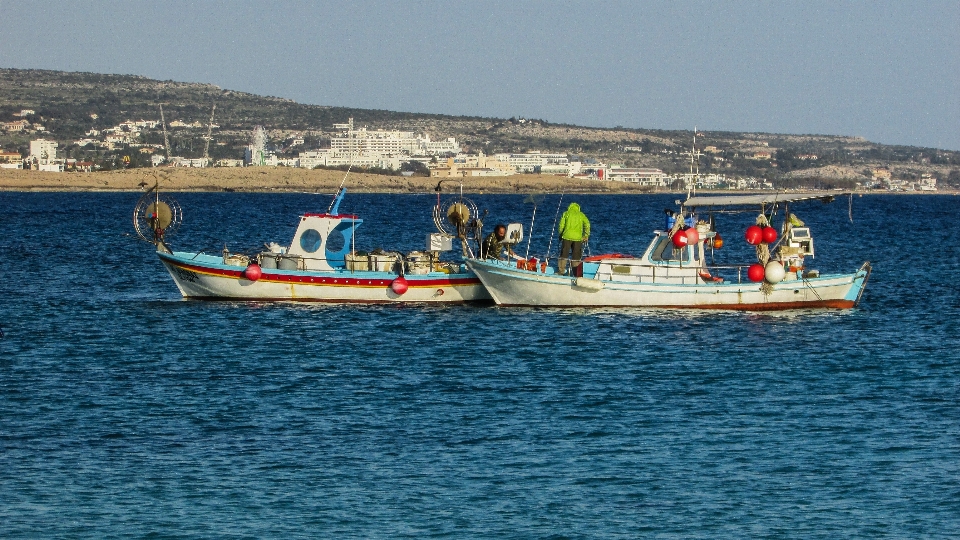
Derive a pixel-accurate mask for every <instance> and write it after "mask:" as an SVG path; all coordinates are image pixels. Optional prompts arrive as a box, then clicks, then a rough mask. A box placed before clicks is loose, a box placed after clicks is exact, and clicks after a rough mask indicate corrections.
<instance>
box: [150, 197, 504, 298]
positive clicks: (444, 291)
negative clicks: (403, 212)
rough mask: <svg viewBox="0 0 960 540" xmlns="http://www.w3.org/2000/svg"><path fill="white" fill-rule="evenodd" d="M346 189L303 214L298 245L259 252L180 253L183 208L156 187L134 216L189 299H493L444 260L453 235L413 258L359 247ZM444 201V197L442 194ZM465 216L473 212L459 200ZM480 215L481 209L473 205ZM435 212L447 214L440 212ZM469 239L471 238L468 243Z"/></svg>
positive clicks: (440, 236) (434, 240) (432, 237)
mask: <svg viewBox="0 0 960 540" xmlns="http://www.w3.org/2000/svg"><path fill="white" fill-rule="evenodd" d="M345 194H346V189H345V188H342V187H341V189H339V190H338V192H337V194H336V195H335V197H334V200H333V202H332V203H331V205H330V207H329V208H328V209H327V211H326V212H322V213H304V214H302V215H301V216H300V221H299V224H298V226H297V229H296V232H294V235H293V238H292V240H291V242H290V243H289V244H287V245H280V244H278V243H276V242H270V243H267V244H264V246H265V249H263V250H262V251H261V252H259V253H253V254H248V253H231V252H230V251H228V250H227V249H226V247H224V249H223V252H221V253H214V254H209V253H204V252H202V251H199V252H197V251H174V250H173V249H171V248H170V246H169V245H168V239H169V237H170V235H171V234H172V233H173V232H174V231H176V229H177V228H178V227H179V225H180V223H181V222H182V218H183V213H182V210H181V207H180V205H179V204H177V203H176V201H174V200H173V199H171V198H170V197H169V196H167V195H165V194H164V195H161V194H160V193H159V191H158V190H157V189H156V186H154V188H151V189H150V190H148V191H147V192H146V193H145V194H144V196H143V197H141V199H140V201H139V202H138V204H137V206H136V208H135V209H134V213H133V223H134V228H135V229H136V231H137V234H138V235H139V237H140V238H141V239H143V240H146V241H148V242H150V243H152V244H154V245H155V246H156V253H157V256H158V257H159V258H160V261H161V262H162V263H163V265H164V267H166V269H167V270H168V271H169V273H170V276H171V277H173V281H174V283H176V285H177V288H178V289H179V290H180V293H181V294H182V295H183V297H184V298H195V299H236V300H298V301H319V302H356V303H398V302H422V303H458V302H475V301H488V302H489V301H490V296H489V294H487V292H486V290H485V289H484V287H483V285H482V284H481V283H480V280H479V279H477V276H476V275H475V274H473V272H471V271H470V270H469V269H467V268H466V266H465V265H464V264H463V263H462V262H455V261H445V260H441V256H440V254H441V253H442V252H446V251H450V250H452V249H453V239H454V237H453V236H451V235H450V234H445V233H432V234H428V235H427V245H426V246H425V247H426V249H425V250H424V251H414V252H410V253H406V254H402V253H399V252H383V251H376V252H372V253H364V252H360V251H357V250H356V249H355V234H354V233H355V232H356V230H357V228H358V227H359V226H360V225H361V224H363V220H362V219H360V218H359V217H358V216H356V215H353V214H346V213H341V212H340V211H339V207H340V203H341V202H342V201H343V197H344V196H345ZM438 204H439V194H438ZM459 204H461V205H462V207H458V208H460V209H461V210H462V212H461V213H456V212H454V213H453V214H454V215H453V216H452V217H453V218H457V219H465V218H467V216H465V215H464V212H467V211H468V209H469V208H470V207H469V206H468V205H467V204H466V203H463V202H461V203H459ZM474 212H475V207H474ZM434 213H435V214H440V215H442V212H440V211H438V210H437V209H435V210H434ZM463 240H464V241H466V240H467V239H466V238H463Z"/></svg>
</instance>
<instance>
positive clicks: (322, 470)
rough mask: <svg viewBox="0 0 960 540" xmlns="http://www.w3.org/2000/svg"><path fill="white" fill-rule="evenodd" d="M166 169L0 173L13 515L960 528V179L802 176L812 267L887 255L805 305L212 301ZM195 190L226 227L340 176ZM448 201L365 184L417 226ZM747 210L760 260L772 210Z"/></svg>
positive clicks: (362, 198) (595, 206) (381, 229)
mask: <svg viewBox="0 0 960 540" xmlns="http://www.w3.org/2000/svg"><path fill="white" fill-rule="evenodd" d="M138 197H139V194H137V193H121V194H93V193H11V192H4V193H0V268H2V272H0V328H2V331H3V337H2V338H0V538H139V537H151V538H353V537H362V538H425V537H428V538H435V537H443V538H951V537H952V538H957V537H960V338H958V329H960V322H958V321H960V293H958V291H960V262H958V253H960V225H958V224H957V223H958V222H957V216H958V214H960V197H953V196H872V195H871V196H865V197H856V198H853V199H852V200H849V199H848V198H846V197H842V198H839V199H838V200H837V201H835V202H834V203H832V204H827V205H824V204H822V203H819V202H809V203H803V204H797V205H795V206H794V208H793V211H794V213H796V214H797V215H798V217H800V219H802V220H804V221H806V223H807V224H808V225H809V226H810V227H811V230H812V233H813V235H814V238H815V248H816V258H815V259H814V260H812V261H809V262H810V266H813V267H817V268H820V269H821V270H822V271H823V272H836V271H843V272H852V271H854V270H855V269H856V268H858V267H859V266H860V264H862V263H863V262H864V261H868V260H869V261H871V263H872V264H873V268H874V271H873V274H872V275H871V277H870V281H869V283H868V285H867V290H866V293H865V294H864V296H863V302H862V303H861V305H860V306H859V307H858V308H856V309H852V310H845V311H835V310H806V311H796V312H790V313H781V314H763V313H716V312H697V311H685V310H628V309H602V310H601V309H597V310H591V309H577V310H555V309H505V308H497V307H494V306H414V305H387V306H356V305H325V304H300V303H235V302H205V301H186V300H183V299H181V298H180V295H179V293H178V292H177V289H176V287H175V286H174V284H173V281H172V280H171V278H170V276H169V275H168V274H167V273H166V271H165V270H164V269H163V268H162V266H161V264H160V262H159V261H158V260H157V258H156V256H155V255H154V254H153V253H152V246H151V245H149V244H147V243H145V242H142V241H139V240H138V239H136V237H135V236H133V228H132V225H131V217H130V213H131V211H132V209H133V206H134V204H135V203H136V201H137V199H138ZM175 197H176V198H177V199H178V200H179V202H180V203H181V205H182V206H183V211H184V216H185V217H184V222H183V225H182V226H181V228H180V229H179V231H178V232H177V233H176V234H175V235H173V236H171V237H170V242H171V243H172V245H173V246H174V247H175V248H176V249H196V250H199V249H203V250H206V251H207V252H208V253H218V252H219V251H220V250H221V249H223V247H224V245H225V244H226V246H227V247H228V248H229V249H231V250H233V251H244V250H254V249H257V248H258V247H259V246H261V245H262V243H263V242H268V241H277V242H280V243H286V242H289V239H290V237H291V236H292V234H293V231H294V228H295V226H296V223H297V216H298V214H299V213H301V212H304V211H313V212H316V211H325V210H326V209H327V206H328V204H329V202H330V197H329V195H314V194H286V195H270V194H242V193H208V194H197V193H190V194H175ZM472 198H473V200H474V201H475V202H476V203H477V204H478V206H479V207H480V208H481V209H484V208H485V209H488V210H489V211H490V213H489V215H488V216H486V223H487V225H488V227H487V230H490V226H491V225H492V224H494V223H496V222H498V221H504V222H509V221H521V222H523V223H527V224H529V222H530V218H531V216H532V212H533V205H532V204H530V203H526V202H524V199H525V196H524V194H517V195H515V196H475V197H472ZM676 198H678V196H676V195H646V196H639V195H638V196H570V195H567V196H564V197H563V199H562V201H561V200H560V197H559V196H558V195H550V196H547V197H546V198H544V200H543V201H542V202H540V204H539V205H538V206H537V214H536V222H535V223H534V230H533V236H532V240H531V248H530V250H531V254H537V255H542V253H544V252H545V251H546V248H547V245H548V238H549V236H550V235H549V232H550V230H551V229H552V227H553V223H554V220H555V218H556V214H557V209H558V206H562V207H563V208H565V207H566V206H567V204H569V202H574V201H576V202H578V203H580V204H581V206H582V207H583V209H584V211H585V212H586V214H587V215H588V216H589V217H590V219H591V221H592V225H593V234H592V236H591V246H590V250H591V252H592V253H594V254H597V253H601V252H621V253H639V252H642V250H643V249H644V248H645V247H646V244H647V242H648V241H649V239H650V231H652V230H653V229H654V228H658V227H661V226H662V225H661V224H662V220H663V209H664V208H665V207H673V203H674V200H675V199H676ZM434 202H435V198H434V197H433V196H432V195H366V194H365V195H354V194H348V195H347V197H346V199H345V201H344V203H343V206H342V207H341V211H345V212H355V213H357V214H360V216H361V217H362V218H364V219H365V220H366V221H365V223H364V224H363V226H362V227H361V228H359V229H358V231H357V249H367V250H370V249H373V248H377V247H383V248H386V249H400V250H404V251H408V250H414V249H421V248H422V246H423V244H424V241H425V237H426V234H427V233H429V232H431V231H432V230H433V223H432V218H431V215H430V209H431V206H432V204H433V203H434ZM851 203H852V205H851ZM715 217H716V220H717V226H718V230H719V231H720V233H721V234H722V235H723V236H724V238H725V239H726V244H727V245H726V246H725V247H724V249H723V250H720V251H718V252H717V253H716V254H715V256H716V258H717V262H718V263H719V262H733V260H734V259H736V258H737V257H741V256H742V257H744V258H745V257H747V256H748V255H749V246H747V245H746V243H745V242H744V241H743V231H744V229H745V227H746V226H747V225H748V224H750V222H752V221H753V219H754V218H755V217H756V216H755V215H754V214H737V215H727V214H724V215H718V216H715ZM851 217H852V222H851ZM551 247H552V250H553V253H556V249H557V245H556V242H554V243H553V244H552V246H551ZM525 248H526V246H525V245H522V246H521V249H520V250H518V251H521V252H523V251H524V250H525Z"/></svg>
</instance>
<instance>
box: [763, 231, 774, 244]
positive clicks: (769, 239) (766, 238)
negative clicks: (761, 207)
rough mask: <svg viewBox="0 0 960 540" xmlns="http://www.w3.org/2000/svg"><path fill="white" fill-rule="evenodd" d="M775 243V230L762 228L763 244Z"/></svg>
mask: <svg viewBox="0 0 960 540" xmlns="http://www.w3.org/2000/svg"><path fill="white" fill-rule="evenodd" d="M776 241H777V230H776V229H774V228H773V227H764V228H763V242H764V243H766V244H772V243H774V242H776Z"/></svg>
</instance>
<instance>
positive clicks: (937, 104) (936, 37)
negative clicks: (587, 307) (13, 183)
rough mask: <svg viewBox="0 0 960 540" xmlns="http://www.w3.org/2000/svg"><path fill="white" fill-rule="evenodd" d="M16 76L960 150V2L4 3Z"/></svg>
mask: <svg viewBox="0 0 960 540" xmlns="http://www.w3.org/2000/svg"><path fill="white" fill-rule="evenodd" d="M0 12H2V13H4V14H5V17H6V20H7V21H8V24H5V25H4V26H3V29H2V30H0V67H12V68H38V69H55V70H65V71H89V72H99V73H121V74H135V75H143V76H145V77H150V78H155V79H162V80H168V79H169V80H176V81H185V82H204V83H211V84H215V85H217V86H220V87H222V88H225V89H230V90H237V91H243V92H251V93H254V94H261V95H268V96H278V97H284V98H289V99H292V100H295V101H297V102H300V103H308V104H317V105H331V106H344V107H358V108H365V109H387V110H393V111H405V112H417V113H438V114H449V115H467V116H486V117H499V118H509V117H513V116H516V117H525V118H537V119H542V120H546V121H549V122H554V123H569V124H578V125H582V126H591V127H615V126H623V127H628V128H649V129H684V130H690V129H693V128H694V127H697V128H699V129H700V130H704V131H751V132H768V133H792V134H824V135H850V136H862V137H865V138H866V139H868V140H870V141H873V142H879V143H885V144H900V145H910V146H925V147H934V148H941V149H947V150H960V1H957V0H953V1H938V0H929V1H923V2H909V1H906V2H905V1H899V2H894V1H890V2H887V1H872V2H847V1H839V0H833V1H825V2H821V1H817V0H805V1H803V2H799V1H798V2H783V1H779V2H774V1H770V2H764V1H751V2H747V1H739V0H731V1H723V0H715V1H703V2H701V1H694V0H686V1H680V0H678V1H662V2H661V1H656V2H654V1H641V0H637V1H632V2H620V1H613V0H609V1H603V2H597V1H593V2H571V1H563V0H557V1H539V2H534V1H529V2H528V1H523V0H513V1H502V2H501V1H487V2H484V1H464V0H444V1H416V0H407V1H399V0H396V1H381V2H374V1H363V0H356V1H353V0H351V1H348V2H344V1H339V2H272V1H267V0H258V1H247V0H236V1H222V2H219V1H194V2H178V1H154V2H137V1H127V2H109V1H99V2H47V1H23V2H20V1H10V0H0Z"/></svg>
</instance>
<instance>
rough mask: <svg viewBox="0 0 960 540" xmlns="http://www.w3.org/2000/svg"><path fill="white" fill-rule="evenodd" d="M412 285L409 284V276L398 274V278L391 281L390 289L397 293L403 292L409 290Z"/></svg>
mask: <svg viewBox="0 0 960 540" xmlns="http://www.w3.org/2000/svg"><path fill="white" fill-rule="evenodd" d="M409 288H410V286H409V285H408V284H407V278H405V277H403V276H397V279H395V280H393V281H391V282H390V290H391V291H393V292H395V293H397V294H403V293H405V292H407V289H409Z"/></svg>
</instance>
